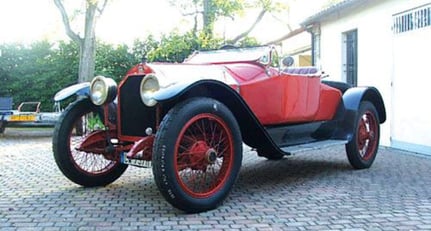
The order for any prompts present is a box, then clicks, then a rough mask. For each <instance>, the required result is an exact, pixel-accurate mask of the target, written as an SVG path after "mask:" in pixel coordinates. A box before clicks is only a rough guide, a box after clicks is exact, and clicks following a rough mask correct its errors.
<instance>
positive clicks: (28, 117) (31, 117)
mask: <svg viewBox="0 0 431 231" xmlns="http://www.w3.org/2000/svg"><path fill="white" fill-rule="evenodd" d="M9 121H12V122H15V121H21V122H29V121H36V115H11V116H10V118H9Z"/></svg>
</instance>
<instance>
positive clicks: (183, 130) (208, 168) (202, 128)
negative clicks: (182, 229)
mask: <svg viewBox="0 0 431 231" xmlns="http://www.w3.org/2000/svg"><path fill="white" fill-rule="evenodd" d="M241 162H242V139H241V134H240V129H239V126H238V123H237V121H236V119H235V117H234V116H233V114H232V113H231V111H230V110H229V109H228V108H227V107H226V106H225V105H224V104H222V103H220V102H218V101H216V100H214V99H210V98H192V99H188V100H186V101H184V102H181V103H179V104H178V105H176V106H174V107H173V108H172V109H171V110H170V111H169V112H168V113H167V114H166V116H165V117H164V118H163V121H162V122H161V124H160V128H159V130H158V132H157V134H156V140H155V143H154V150H153V174H154V178H155V181H156V184H157V187H158V188H159V190H160V192H161V194H162V195H163V197H164V198H165V199H166V200H167V201H168V202H169V203H170V204H172V205H173V206H174V207H176V208H178V209H180V210H183V211H185V212H188V213H195V212H202V211H206V210H210V209H214V208H216V207H217V206H218V205H219V204H220V203H221V202H222V201H223V200H224V199H225V197H226V196H227V195H228V194H229V191H230V190H231V188H232V186H233V184H234V182H235V181H236V179H237V176H238V173H239V170H240V167H241ZM199 180H200V181H199Z"/></svg>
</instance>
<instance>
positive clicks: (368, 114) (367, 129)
mask: <svg viewBox="0 0 431 231" xmlns="http://www.w3.org/2000/svg"><path fill="white" fill-rule="evenodd" d="M379 139H380V123H379V117H378V114H377V111H376V108H375V107H374V105H373V104H372V103H370V102H368V101H364V102H361V104H360V107H359V111H358V116H357V118H356V125H355V130H354V134H353V138H352V140H351V141H350V142H349V143H347V144H346V152H347V157H348V159H349V162H350V164H351V165H352V166H353V167H354V168H356V169H363V168H369V167H370V166H371V165H372V163H373V162H374V159H375V158H376V154H377V151H378V148H379Z"/></svg>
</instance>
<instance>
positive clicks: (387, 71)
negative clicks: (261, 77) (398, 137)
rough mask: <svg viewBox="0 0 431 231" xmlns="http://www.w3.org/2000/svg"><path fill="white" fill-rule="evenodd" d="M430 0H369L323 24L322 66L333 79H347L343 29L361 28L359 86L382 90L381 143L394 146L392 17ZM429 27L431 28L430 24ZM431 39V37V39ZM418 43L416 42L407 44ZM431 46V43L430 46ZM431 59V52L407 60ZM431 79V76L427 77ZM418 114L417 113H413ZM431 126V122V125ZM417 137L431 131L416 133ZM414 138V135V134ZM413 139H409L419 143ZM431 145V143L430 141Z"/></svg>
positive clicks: (359, 36) (345, 30) (359, 35)
mask: <svg viewBox="0 0 431 231" xmlns="http://www.w3.org/2000/svg"><path fill="white" fill-rule="evenodd" d="M430 2H431V1H429V0H415V1H406V0H380V1H367V2H366V3H364V4H363V5H362V6H360V7H356V8H355V10H354V11H349V12H348V14H344V13H339V14H338V15H337V16H335V17H333V18H331V19H330V20H326V21H324V22H322V23H321V26H320V30H321V43H320V45H321V51H320V59H319V61H318V63H316V64H317V65H319V66H320V67H321V68H322V69H323V70H324V71H325V72H327V73H328V74H329V75H330V77H329V78H330V79H332V80H342V81H345V79H343V66H342V64H343V63H342V60H343V59H342V54H343V50H342V48H343V41H342V39H343V38H342V37H343V36H342V35H343V32H347V31H350V30H354V29H357V33H358V86H361V85H362V86H364V85H371V86H375V87H377V88H378V89H379V91H380V92H381V93H382V96H383V99H384V101H385V106H386V110H387V115H388V120H387V121H386V122H385V123H384V124H383V126H382V133H381V144H382V145H385V146H391V134H392V133H393V121H392V116H393V103H394V102H393V101H392V100H393V97H392V96H393V94H396V93H394V92H393V89H392V82H393V80H394V79H393V78H394V73H393V72H394V66H393V59H394V56H393V51H394V49H393V48H394V47H393V38H394V34H393V31H392V16H393V15H394V14H397V13H400V12H403V11H405V10H409V9H412V8H415V7H418V6H421V5H424V4H427V3H430ZM428 28H429V27H428ZM429 40H430V41H431V38H429ZM406 45H414V44H406ZM430 47H431V45H430ZM410 58H415V59H426V60H429V53H428V54H425V53H421V54H418V56H417V57H406V59H410ZM427 78H431V77H427ZM409 113H415V112H409ZM429 126H430V129H431V124H430V125H429ZM416 136H417V137H420V136H428V134H416ZM410 138H411V137H410ZM414 140H415V138H414V137H413V138H411V139H410V140H409V142H413V143H414V142H415V141H414ZM429 145H430V146H431V143H430V144H429ZM430 154H431V153H430Z"/></svg>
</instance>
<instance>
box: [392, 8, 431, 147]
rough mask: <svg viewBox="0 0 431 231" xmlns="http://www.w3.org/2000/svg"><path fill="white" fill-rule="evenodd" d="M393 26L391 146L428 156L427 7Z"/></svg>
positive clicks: (430, 76)
mask: <svg viewBox="0 0 431 231" xmlns="http://www.w3.org/2000/svg"><path fill="white" fill-rule="evenodd" d="M393 22H394V23H393V31H394V35H393V52H394V53H393V59H394V60H393V65H394V66H393V82H392V84H393V85H392V97H393V98H392V99H393V105H392V110H393V111H392V124H391V125H392V129H391V142H392V146H393V147H396V148H401V149H407V150H410V151H414V152H419V153H423V154H428V155H431V42H430V41H431V4H428V5H426V6H422V7H419V8H415V9H412V10H410V11H406V12H403V13H400V14H397V15H394V16H393Z"/></svg>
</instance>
